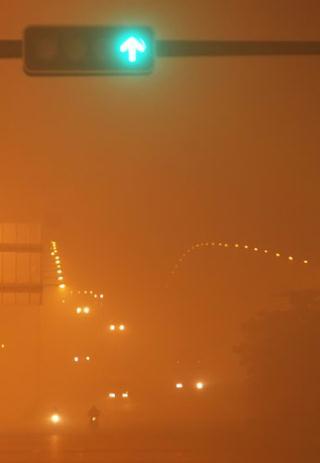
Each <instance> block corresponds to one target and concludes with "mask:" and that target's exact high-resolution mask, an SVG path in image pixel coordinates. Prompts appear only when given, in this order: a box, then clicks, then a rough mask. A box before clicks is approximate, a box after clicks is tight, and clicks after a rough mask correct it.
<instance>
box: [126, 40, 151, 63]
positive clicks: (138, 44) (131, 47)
mask: <svg viewBox="0 0 320 463" xmlns="http://www.w3.org/2000/svg"><path fill="white" fill-rule="evenodd" d="M146 50H147V45H146V44H145V42H144V40H142V39H137V38H136V37H129V38H128V39H127V40H126V41H125V42H123V44H122V45H121V46H120V51H121V53H128V59H129V62H130V63H135V62H136V61H137V55H138V52H140V53H145V52H146Z"/></svg>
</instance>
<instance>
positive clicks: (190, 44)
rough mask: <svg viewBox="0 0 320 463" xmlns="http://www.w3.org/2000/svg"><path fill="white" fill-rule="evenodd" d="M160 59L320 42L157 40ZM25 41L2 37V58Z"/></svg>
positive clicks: (307, 50)
mask: <svg viewBox="0 0 320 463" xmlns="http://www.w3.org/2000/svg"><path fill="white" fill-rule="evenodd" d="M155 55H156V57H157V58H179V57H219V56H221V57H223V56H290V55H291V56H292V55H296V56H299V55H300V56H303V55H304V56H306V55H320V41H218V40H156V41H155ZM22 57H23V41H22V40H0V59H10V58H22Z"/></svg>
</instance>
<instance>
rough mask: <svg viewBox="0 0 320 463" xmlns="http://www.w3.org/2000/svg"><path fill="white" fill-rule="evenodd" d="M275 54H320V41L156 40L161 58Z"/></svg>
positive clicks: (157, 54)
mask: <svg viewBox="0 0 320 463" xmlns="http://www.w3.org/2000/svg"><path fill="white" fill-rule="evenodd" d="M273 55H320V41H314V42H311V41H308V42H304V41H217V40H206V41H193V40H192V41H190V40H157V41H156V56H157V57H159V58H161V57H172V58H175V57H188V56H189V57H197V56H200V57H201V56H208V57H209V56H273Z"/></svg>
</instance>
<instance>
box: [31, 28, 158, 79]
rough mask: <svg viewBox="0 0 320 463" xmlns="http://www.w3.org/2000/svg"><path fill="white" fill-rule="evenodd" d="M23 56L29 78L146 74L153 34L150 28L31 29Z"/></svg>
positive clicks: (152, 52)
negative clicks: (33, 76) (39, 76)
mask: <svg viewBox="0 0 320 463" xmlns="http://www.w3.org/2000/svg"><path fill="white" fill-rule="evenodd" d="M23 54H24V69H25V72H26V73H27V74H29V75H109V74H111V75H112V74H113V75H117V74H120V75H121V74H124V75H125V74H133V75H137V74H148V73H150V72H152V70H153V65H154V55H155V43H154V34H153V31H152V29H150V28H149V27H124V26H109V27H108V26H107V27H103V26H95V27H93V26H81V27H79V26H61V27H60V26H31V27H28V28H27V29H26V30H25V34H24V53H23Z"/></svg>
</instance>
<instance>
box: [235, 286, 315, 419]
mask: <svg viewBox="0 0 320 463" xmlns="http://www.w3.org/2000/svg"><path fill="white" fill-rule="evenodd" d="M289 301H290V305H291V307H290V308H289V309H286V310H277V311H271V312H266V313H264V314H261V315H260V316H258V317H256V318H255V319H253V320H251V321H250V322H249V323H248V324H247V325H246V326H245V341H244V342H243V343H242V345H241V346H240V347H239V349H238V352H239V353H240V356H241V359H242V362H243V364H244V366H245V367H246V370H247V391H248V392H249V395H248V401H249V406H250V408H251V416H253V417H255V418H257V419H262V420H272V421H274V422H277V423H285V425H286V426H301V425H304V426H307V427H314V426H317V428H318V425H317V423H318V421H319V423H320V310H319V309H318V306H319V302H318V293H317V292H314V291H307V292H292V293H290V294H289Z"/></svg>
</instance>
